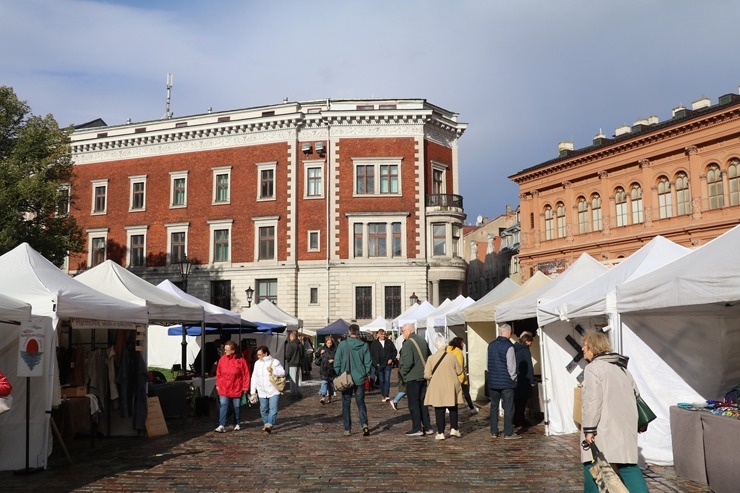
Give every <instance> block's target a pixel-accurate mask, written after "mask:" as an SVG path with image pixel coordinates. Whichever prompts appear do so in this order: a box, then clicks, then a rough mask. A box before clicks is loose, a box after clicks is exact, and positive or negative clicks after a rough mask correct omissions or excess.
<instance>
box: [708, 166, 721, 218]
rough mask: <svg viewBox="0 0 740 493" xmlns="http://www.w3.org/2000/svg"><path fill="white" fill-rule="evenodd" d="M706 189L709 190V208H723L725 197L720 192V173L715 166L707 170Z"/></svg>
mask: <svg viewBox="0 0 740 493" xmlns="http://www.w3.org/2000/svg"><path fill="white" fill-rule="evenodd" d="M707 188H708V189H709V208H710V209H719V208H720V207H724V206H725V195H724V191H723V190H722V172H721V171H720V170H719V166H718V165H716V164H710V165H709V168H707Z"/></svg>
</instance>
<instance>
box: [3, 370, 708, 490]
mask: <svg viewBox="0 0 740 493" xmlns="http://www.w3.org/2000/svg"><path fill="white" fill-rule="evenodd" d="M317 390H318V382H316V381H310V380H309V381H307V382H305V383H304V388H303V393H304V396H305V397H304V399H302V400H297V401H296V400H291V399H289V398H288V397H283V398H281V402H280V406H281V409H280V413H279V415H278V421H277V425H276V427H275V429H274V431H273V433H272V434H271V435H267V434H265V433H264V432H262V431H261V429H262V426H261V421H260V418H259V411H258V409H257V408H255V407H251V408H243V409H242V429H241V431H237V432H234V431H231V428H232V427H231V426H229V427H227V430H228V432H227V433H214V432H213V429H214V428H215V426H216V424H217V423H216V421H217V418H216V416H217V415H218V413H217V410H216V405H215V403H214V404H212V407H211V410H210V416H209V417H207V418H206V417H188V418H180V419H171V420H168V421H167V425H168V427H169V430H170V434H169V435H167V436H162V437H156V438H144V437H112V438H101V439H100V440H97V441H96V444H95V447H94V448H92V447H91V446H90V441H89V439H87V438H85V437H78V438H77V439H76V440H75V442H74V444H73V446H72V448H71V450H70V452H71V454H72V459H73V461H74V464H72V465H70V464H69V463H68V462H67V460H66V458H65V456H64V454H63V453H62V452H61V450H60V447H58V446H55V450H54V453H53V454H52V456H51V457H50V461H49V468H48V469H47V470H45V471H42V472H38V473H35V474H30V475H15V474H13V473H12V472H0V485H2V486H1V487H0V490H2V492H3V493H10V492H16V491H18V492H21V491H22V492H26V491H41V492H44V493H50V492H61V491H83V492H84V491H86V492H106V491H112V492H116V491H126V492H151V493H160V492H161V493H164V492H196V491H208V492H232V491H233V492H236V491H265V492H313V491H342V492H373V491H377V492H401V491H446V492H456V491H496V492H508V491H533V492H579V491H582V481H583V480H582V467H581V466H580V464H579V463H578V461H579V455H578V449H577V445H578V444H577V442H578V437H577V436H575V435H568V436H559V437H546V436H544V435H543V427H542V425H537V426H534V427H532V428H530V429H529V430H527V431H526V432H525V433H524V438H523V439H521V440H512V441H504V440H502V439H492V438H491V437H490V433H489V431H488V430H489V428H488V406H483V407H482V409H481V412H480V414H478V415H474V416H469V415H468V413H467V411H463V410H462V409H461V412H460V429H461V432H462V434H463V436H462V438H447V439H446V440H444V441H437V440H435V439H434V436H426V437H416V438H408V437H405V436H404V432H406V431H407V430H409V429H410V421H409V417H408V410H407V409H406V407H405V406H406V404H405V403H406V401H405V400H404V401H402V402H401V407H399V410H398V411H394V410H393V409H392V408H391V407H390V405H389V404H387V403H382V402H380V395H379V394H378V392H377V391H371V392H370V393H368V395H367V396H366V403H367V407H368V415H369V419H370V432H371V435H370V436H369V437H364V436H362V430H361V429H360V427H359V423H358V422H357V416H358V414H357V408H356V407H355V405H354V402H353V404H352V415H353V419H354V421H353V430H352V435H351V436H344V434H343V428H342V417H341V416H342V410H341V402H340V401H337V400H335V401H333V402H331V403H330V404H326V405H323V406H322V405H321V404H320V403H319V399H318V396H317V395H316V394H317V392H316V391H317ZM393 392H395V391H394V390H393ZM433 419H434V417H433V413H432V420H433ZM448 430H449V425H448ZM646 477H647V480H648V486H649V487H650V491H651V492H687V493H705V492H709V490H708V489H707V488H706V486H705V485H700V484H697V483H694V482H691V481H686V480H682V479H680V478H677V477H676V475H675V473H674V472H673V468H672V467H652V468H650V469H649V470H648V471H646Z"/></svg>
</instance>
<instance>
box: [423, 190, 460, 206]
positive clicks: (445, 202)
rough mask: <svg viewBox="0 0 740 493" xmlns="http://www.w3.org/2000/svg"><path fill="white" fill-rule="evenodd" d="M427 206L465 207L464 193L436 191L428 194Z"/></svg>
mask: <svg viewBox="0 0 740 493" xmlns="http://www.w3.org/2000/svg"><path fill="white" fill-rule="evenodd" d="M426 206H427V207H456V208H458V209H463V198H462V195H453V194H451V193H434V194H431V195H427V204H426Z"/></svg>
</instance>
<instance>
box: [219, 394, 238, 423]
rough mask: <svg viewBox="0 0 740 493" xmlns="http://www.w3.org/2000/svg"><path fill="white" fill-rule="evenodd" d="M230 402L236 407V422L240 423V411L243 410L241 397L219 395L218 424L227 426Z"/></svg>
mask: <svg viewBox="0 0 740 493" xmlns="http://www.w3.org/2000/svg"><path fill="white" fill-rule="evenodd" d="M229 402H230V403H231V405H232V406H233V407H234V424H235V425H238V424H239V412H240V411H241V405H242V398H241V397H224V396H222V395H219V396H218V424H219V425H220V426H226V415H227V414H228V412H229Z"/></svg>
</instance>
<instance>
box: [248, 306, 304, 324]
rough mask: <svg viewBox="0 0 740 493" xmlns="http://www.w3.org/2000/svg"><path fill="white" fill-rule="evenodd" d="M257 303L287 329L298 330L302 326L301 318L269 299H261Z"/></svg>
mask: <svg viewBox="0 0 740 493" xmlns="http://www.w3.org/2000/svg"><path fill="white" fill-rule="evenodd" d="M257 305H258V306H259V307H260V308H262V310H263V311H264V312H266V313H267V314H269V315H270V316H271V317H272V318H274V319H276V320H278V321H279V322H280V323H282V324H283V325H285V326H287V327H288V330H298V329H300V328H301V327H303V320H301V319H300V318H297V317H294V316H293V315H291V314H290V313H288V312H286V311H285V310H283V309H282V308H280V307H279V306H277V305H276V304H275V303H273V302H271V301H269V300H262V301H260V302H259V303H257Z"/></svg>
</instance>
